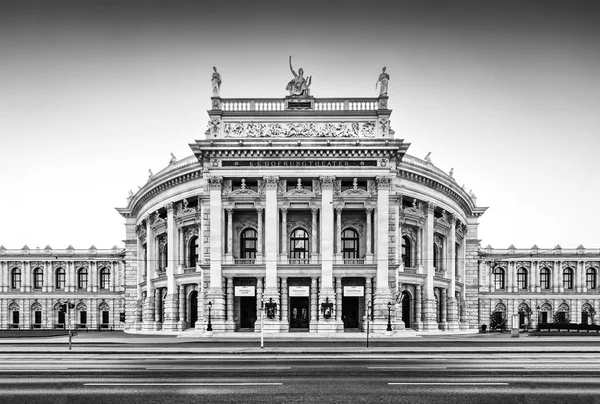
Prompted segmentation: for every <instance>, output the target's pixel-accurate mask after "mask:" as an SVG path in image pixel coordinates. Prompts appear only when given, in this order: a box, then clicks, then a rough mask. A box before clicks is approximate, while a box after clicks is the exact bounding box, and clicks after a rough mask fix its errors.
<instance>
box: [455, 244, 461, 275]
mask: <svg viewBox="0 0 600 404" xmlns="http://www.w3.org/2000/svg"><path fill="white" fill-rule="evenodd" d="M459 256H460V244H458V243H456V244H455V245H454V274H455V275H456V276H458V274H459V273H460V272H459V269H458V268H459V264H460V260H459V259H458V257H459Z"/></svg>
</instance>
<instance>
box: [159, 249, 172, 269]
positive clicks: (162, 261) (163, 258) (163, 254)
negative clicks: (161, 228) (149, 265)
mask: <svg viewBox="0 0 600 404" xmlns="http://www.w3.org/2000/svg"><path fill="white" fill-rule="evenodd" d="M168 251H169V246H168V244H167V243H164V245H162V246H161V247H160V254H159V258H158V270H159V271H165V270H166V269H167V261H168V260H169V256H168Z"/></svg>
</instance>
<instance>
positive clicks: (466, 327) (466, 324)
mask: <svg viewBox="0 0 600 404" xmlns="http://www.w3.org/2000/svg"><path fill="white" fill-rule="evenodd" d="M459 328H460V330H468V329H470V327H469V323H465V322H461V323H460V325H459Z"/></svg>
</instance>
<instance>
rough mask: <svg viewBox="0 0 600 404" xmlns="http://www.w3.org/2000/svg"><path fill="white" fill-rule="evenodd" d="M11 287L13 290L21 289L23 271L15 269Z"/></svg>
mask: <svg viewBox="0 0 600 404" xmlns="http://www.w3.org/2000/svg"><path fill="white" fill-rule="evenodd" d="M10 287H11V289H20V288H21V270H20V269H19V268H14V269H13V270H12V272H11V274H10Z"/></svg>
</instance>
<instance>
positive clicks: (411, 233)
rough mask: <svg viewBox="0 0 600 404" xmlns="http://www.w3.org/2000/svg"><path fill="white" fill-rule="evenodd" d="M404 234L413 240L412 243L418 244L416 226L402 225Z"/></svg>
mask: <svg viewBox="0 0 600 404" xmlns="http://www.w3.org/2000/svg"><path fill="white" fill-rule="evenodd" d="M402 236H403V237H404V236H406V237H408V238H410V241H412V245H413V246H414V245H416V242H417V230H416V229H415V228H414V227H402Z"/></svg>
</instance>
